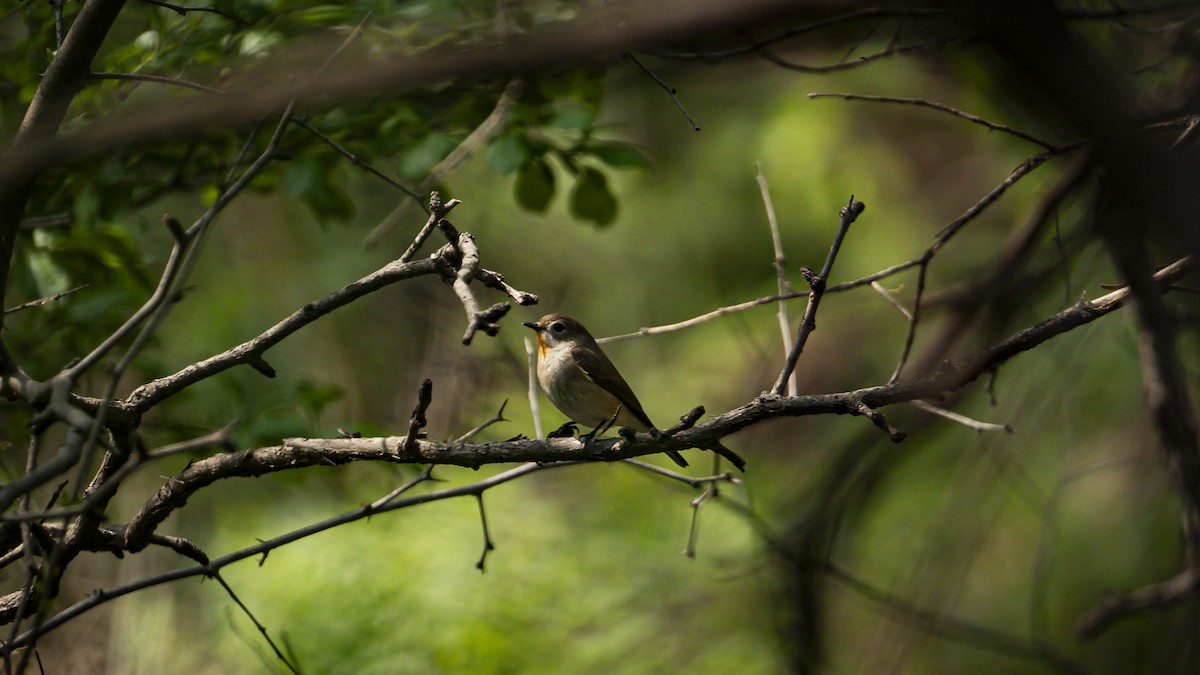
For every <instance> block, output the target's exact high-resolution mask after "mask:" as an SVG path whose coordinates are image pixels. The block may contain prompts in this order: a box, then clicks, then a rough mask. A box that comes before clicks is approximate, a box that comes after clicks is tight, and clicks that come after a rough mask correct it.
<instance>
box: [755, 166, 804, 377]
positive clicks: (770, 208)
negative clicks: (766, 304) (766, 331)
mask: <svg viewBox="0 0 1200 675" xmlns="http://www.w3.org/2000/svg"><path fill="white" fill-rule="evenodd" d="M754 165H755V167H756V168H757V169H758V176H757V179H758V190H759V193H761V195H762V200H763V206H764V207H766V209H767V224H768V225H769V226H770V228H771V246H772V247H773V248H774V249H775V277H776V280H777V282H778V288H779V296H780V297H781V298H782V297H783V296H784V295H787V294H795V292H796V289H794V288H792V282H791V281H790V280H789V279H788V276H787V256H785V255H784V254H783V237H782V236H781V235H780V233H779V220H778V219H777V218H776V217H775V203H774V202H773V201H771V190H770V189H769V188H768V187H767V177H766V176H765V175H763V171H762V162H755V163H754ZM776 316H778V318H779V332H780V335H781V336H782V338H783V353H784V354H786V353H787V350H788V343H789V342H790V341H791V337H792V320H791V319H790V318H789V317H788V310H787V301H785V300H780V301H779V311H778V312H777V313H776ZM796 380H797V377H796V373H795V372H794V371H793V372H792V374H791V376H790V377H788V385H787V386H788V388H787V394H788V396H795V395H796V394H798V393H799V392H800V389H799V386H798V385H797V382H796Z"/></svg>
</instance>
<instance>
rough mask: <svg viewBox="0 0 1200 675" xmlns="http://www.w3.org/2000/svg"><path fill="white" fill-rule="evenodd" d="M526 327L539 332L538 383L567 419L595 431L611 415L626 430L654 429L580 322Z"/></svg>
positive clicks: (555, 319)
mask: <svg viewBox="0 0 1200 675" xmlns="http://www.w3.org/2000/svg"><path fill="white" fill-rule="evenodd" d="M524 325H526V326H528V327H530V328H532V329H533V330H534V332H536V333H537V340H538V364H537V375H538V384H540V385H542V391H545V392H546V396H549V397H550V401H551V402H552V403H553V404H554V407H556V408H558V409H559V410H560V411H562V413H563V414H564V415H566V416H567V417H570V418H571V420H573V421H575V422H578V423H579V424H583V425H585V426H589V427H592V428H593V429H598V428H599V427H600V425H601V424H604V423H605V422H607V421H608V420H610V419H612V418H613V415H616V422H615V423H616V424H619V425H621V426H623V427H630V428H633V429H636V430H638V431H649V430H650V429H651V427H653V426H654V423H653V422H651V421H650V418H649V417H647V416H646V411H645V410H642V404H641V403H639V402H638V400H637V396H635V395H634V394H633V390H632V389H630V388H629V385H628V384H627V383H626V382H625V378H623V377H621V373H619V372H617V367H616V366H614V365H613V363H612V361H609V360H608V357H607V356H605V355H604V352H603V351H601V349H600V345H598V344H596V339H595V338H593V337H592V335H591V334H590V333H588V331H587V329H586V328H584V327H583V324H581V323H579V321H578V320H576V319H575V318H574V317H570V316H567V315H566V314H547V315H546V316H543V317H542V318H541V319H539V320H538V321H537V322H533V321H526V322H525V324H524ZM666 455H667V456H668V457H670V458H671V459H672V460H673V461H674V462H675V463H676V464H678V465H679V466H687V465H688V463H687V461H685V460H684V459H683V456H682V455H680V454H679V453H678V452H676V451H675V450H667V451H666Z"/></svg>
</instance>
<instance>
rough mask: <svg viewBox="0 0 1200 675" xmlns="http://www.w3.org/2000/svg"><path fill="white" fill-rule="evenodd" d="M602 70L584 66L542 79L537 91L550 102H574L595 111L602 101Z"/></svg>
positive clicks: (598, 67)
mask: <svg viewBox="0 0 1200 675" xmlns="http://www.w3.org/2000/svg"><path fill="white" fill-rule="evenodd" d="M603 76H604V69H603V68H602V67H600V66H584V67H581V68H574V69H572V70H568V71H566V72H564V73H558V74H557V75H551V76H549V77H545V78H542V79H541V80H540V81H539V82H538V89H539V90H540V91H541V93H542V95H543V96H545V97H546V98H547V99H549V100H551V101H564V100H565V101H575V102H576V103H579V104H582V105H584V106H586V107H587V108H589V109H591V110H593V111H595V110H599V108H600V104H601V102H602V101H603V100H604V81H603Z"/></svg>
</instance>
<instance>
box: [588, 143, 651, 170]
mask: <svg viewBox="0 0 1200 675" xmlns="http://www.w3.org/2000/svg"><path fill="white" fill-rule="evenodd" d="M587 151H588V152H590V153H592V154H593V155H595V156H596V158H597V159H599V160H600V161H601V162H604V163H605V164H607V165H609V166H611V167H618V168H628V167H634V168H645V167H646V166H647V165H648V164H649V161H648V160H647V159H646V155H645V153H643V152H642V150H641V148H639V147H637V146H636V145H629V144H628V143H593V144H591V145H589V146H588V147H587Z"/></svg>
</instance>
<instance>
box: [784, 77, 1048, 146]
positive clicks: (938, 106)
mask: <svg viewBox="0 0 1200 675" xmlns="http://www.w3.org/2000/svg"><path fill="white" fill-rule="evenodd" d="M808 97H809V98H840V99H843V100H846V101H868V102H872V103H898V104H901V105H914V106H918V107H923V108H931V109H933V110H937V111H940V112H944V113H947V114H949V115H953V116H955V117H959V118H962V119H964V120H967V121H968V122H972V123H974V124H979V125H982V126H984V127H987V128H988V129H990V130H992V131H1002V132H1004V133H1006V134H1012V135H1013V136H1016V137H1017V138H1020V139H1022V140H1025V141H1029V142H1030V143H1033V144H1035V145H1039V146H1041V147H1043V148H1045V149H1046V151H1047V152H1052V153H1059V152H1062V151H1063V147H1062V146H1057V145H1054V144H1053V143H1049V142H1047V141H1043V140H1042V139H1040V138H1038V137H1036V136H1034V135H1033V134H1030V133H1027V132H1024V131H1021V130H1020V129H1015V128H1013V127H1010V126H1008V125H1007V124H997V123H995V122H989V121H988V120H986V119H984V118H982V117H980V116H978V115H972V114H971V113H969V112H964V111H962V110H959V109H957V108H952V107H950V106H948V105H945V104H943V103H937V102H935V101H929V100H926V99H923V98H903V97H899V96H870V95H866V94H844V93H828V92H812V93H810V94H809V95H808Z"/></svg>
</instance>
